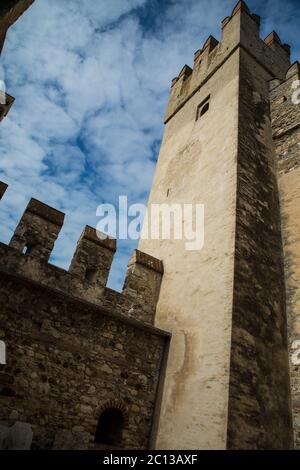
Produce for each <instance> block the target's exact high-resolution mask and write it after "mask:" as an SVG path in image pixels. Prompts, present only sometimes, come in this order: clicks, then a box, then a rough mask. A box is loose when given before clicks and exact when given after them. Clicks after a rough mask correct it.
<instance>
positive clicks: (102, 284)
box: [0, 183, 163, 324]
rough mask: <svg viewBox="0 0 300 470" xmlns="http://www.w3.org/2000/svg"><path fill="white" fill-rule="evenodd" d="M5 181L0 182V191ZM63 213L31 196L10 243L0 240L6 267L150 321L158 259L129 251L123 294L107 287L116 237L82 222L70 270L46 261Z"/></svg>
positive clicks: (160, 267)
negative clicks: (130, 253) (83, 224)
mask: <svg viewBox="0 0 300 470" xmlns="http://www.w3.org/2000/svg"><path fill="white" fill-rule="evenodd" d="M6 188H7V185H5V183H1V185H0V190H2V191H3V193H4V191H5V190H6ZM64 217H65V215H64V214H63V213H62V212H60V211H58V210H56V209H53V208H52V207H50V206H48V205H46V204H43V203H41V202H40V201H37V200H36V199H31V201H30V202H29V204H28V206H27V208H26V210H25V212H24V214H23V216H22V218H21V220H20V222H19V224H18V226H17V228H16V230H15V233H14V235H13V237H12V239H11V242H10V244H9V246H7V245H5V244H3V243H0V258H1V259H2V260H5V259H6V261H7V263H4V264H3V266H2V269H4V271H6V272H9V273H18V274H19V275H21V276H25V277H28V278H30V279H32V280H33V281H35V282H39V283H41V284H42V285H44V286H47V287H49V288H51V287H52V288H56V289H58V290H60V291H61V292H64V293H66V294H71V295H73V296H74V297H77V298H80V299H84V300H87V301H90V302H95V303H97V304H98V305H102V306H105V307H106V308H109V307H114V308H116V309H117V310H118V311H120V312H121V313H122V314H123V315H126V316H128V317H133V318H136V319H138V320H140V321H143V322H146V323H148V324H149V323H150V324H153V320H154V315H155V309H156V303H157V300H158V295H159V289H160V283H161V278H162V274H163V265H162V262H161V261H159V260H157V259H155V258H153V257H151V256H149V255H147V254H145V253H142V252H140V251H138V250H136V251H135V253H134V255H133V256H132V258H131V260H130V262H129V265H128V272H127V277H126V279H125V284H124V289H123V292H122V293H119V292H114V291H112V290H111V289H108V288H107V280H108V277H109V273H110V269H111V265H112V261H113V257H114V254H115V252H116V240H115V239H114V238H112V237H109V236H108V235H106V234H103V233H101V232H99V231H98V230H96V229H94V228H92V227H90V226H86V227H85V229H84V230H83V232H82V234H81V236H80V238H79V241H78V243H77V247H76V250H75V253H74V256H73V259H72V261H71V264H70V268H69V270H68V271H66V270H64V269H62V268H59V267H58V266H55V265H53V264H51V263H49V258H50V256H51V253H52V250H53V247H54V243H55V241H56V240H57V237H58V235H59V232H60V230H61V228H62V226H63V222H64Z"/></svg>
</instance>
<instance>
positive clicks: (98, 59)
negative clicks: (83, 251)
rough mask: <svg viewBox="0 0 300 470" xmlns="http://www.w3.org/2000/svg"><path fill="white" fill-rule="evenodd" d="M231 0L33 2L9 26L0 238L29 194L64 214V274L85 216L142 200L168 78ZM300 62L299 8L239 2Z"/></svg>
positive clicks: (123, 254) (121, 247) (124, 249)
mask: <svg viewBox="0 0 300 470" xmlns="http://www.w3.org/2000/svg"><path fill="white" fill-rule="evenodd" d="M235 3H236V1H235V0H233V1H232V0H36V2H35V4H34V5H33V7H31V8H30V9H29V10H28V12H27V13H26V14H25V15H24V16H23V17H22V18H21V19H20V20H19V21H18V22H17V23H16V24H15V25H14V26H13V27H12V28H11V29H10V31H9V34H8V37H7V41H6V44H5V47H4V51H3V55H2V57H1V69H0V74H1V76H0V79H5V82H6V85H7V91H8V93H10V94H12V95H13V96H14V97H15V98H16V102H15V104H14V106H13V109H12V111H11V113H10V114H9V117H8V118H6V119H5V120H4V121H3V122H2V123H1V125H0V155H1V165H0V179H1V180H2V181H5V182H6V183H9V185H10V188H9V191H8V192H7V194H6V196H5V197H4V199H3V200H2V202H1V204H0V227H1V234H0V240H1V241H4V242H8V241H9V239H10V237H11V235H12V233H13V230H14V228H15V226H16V224H17V221H18V219H19V218H20V216H21V215H22V212H23V211H24V209H25V207H26V205H27V203H28V200H29V198H30V197H35V198H37V199H40V200H41V201H43V202H46V203H48V204H50V205H52V206H54V207H56V208H58V209H60V210H62V211H64V212H65V213H66V221H65V225H64V228H63V230H62V232H61V236H60V238H59V241H58V242H57V244H56V247H55V251H54V253H53V256H52V262H54V263H55V264H58V265H59V266H62V267H64V268H67V267H68V265H69V263H70V260H71V257H72V254H73V252H74V249H75V246H76V241H77V239H78V237H79V235H80V233H81V230H82V228H83V226H84V225H86V224H89V225H92V226H96V224H97V222H98V219H97V217H96V208H97V206H98V205H99V204H101V203H116V201H117V199H118V196H119V195H127V196H128V199H129V202H130V203H143V202H146V201H147V197H148V192H149V188H150V185H151V180H152V176H153V171H154V167H155V161H156V158H157V154H158V150H159V145H160V139H161V137H162V132H163V114H164V110H165V106H166V102H167V97H168V92H169V88H170V82H171V79H172V78H174V76H176V75H177V74H178V72H179V71H180V69H181V67H182V66H183V65H184V64H185V63H188V64H189V65H192V62H193V54H194V52H195V51H196V50H197V49H199V48H200V47H201V46H202V45H203V43H204V41H205V39H206V38H207V37H208V36H209V35H210V34H213V35H214V36H215V37H216V38H219V36H220V21H221V20H222V19H223V18H224V17H225V16H228V15H229V14H230V13H231V11H232V9H233V7H234V5H235ZM247 3H248V5H249V7H250V8H251V10H252V11H253V12H255V13H257V14H260V15H261V16H262V19H263V23H262V36H263V37H265V36H266V35H267V34H268V33H269V32H271V31H272V30H273V29H276V31H277V32H278V33H279V35H280V36H281V38H282V40H283V41H284V42H287V43H289V44H291V45H292V46H293V57H292V59H293V60H296V59H299V58H300V50H299V47H298V46H300V40H298V44H297V39H299V23H300V21H299V20H300V5H299V1H298V0H295V1H292V0H284V1H283V0H282V1H279V0H267V1H265V0H249V1H248V2H247ZM134 247H135V242H132V241H131V242H130V241H121V240H120V241H119V242H118V254H117V255H116V258H115V261H114V265H113V270H112V273H111V277H110V286H111V287H113V288H116V289H120V288H121V286H122V283H123V279H124V275H125V269H126V265H127V262H128V259H129V257H130V253H131V252H132V250H133V249H134Z"/></svg>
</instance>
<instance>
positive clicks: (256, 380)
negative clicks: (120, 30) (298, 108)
mask: <svg viewBox="0 0 300 470" xmlns="http://www.w3.org/2000/svg"><path fill="white" fill-rule="evenodd" d="M259 25H260V19H259V17H258V16H257V15H255V14H252V13H251V12H250V10H249V8H248V7H247V6H246V4H245V3H244V2H239V3H238V5H237V6H236V7H235V8H234V10H233V12H232V14H231V15H230V16H229V17H227V18H226V19H225V20H224V21H223V22H222V37H221V41H220V42H219V43H218V41H216V40H215V39H214V38H212V37H210V38H208V40H207V41H206V42H205V43H204V45H203V47H202V48H201V49H200V50H199V51H197V52H196V54H195V61H194V67H193V69H191V68H190V67H188V66H184V67H183V69H182V70H181V72H180V74H179V76H178V77H177V78H176V79H174V80H173V82H172V87H171V91H170V98H169V103H168V108H167V112H166V117H165V121H166V127H165V132H164V138H163V142H162V146H161V150H160V154H159V158H158V164H157V169H156V172H155V176H154V182H153V186H152V189H151V193H150V198H149V205H151V204H153V203H161V204H162V203H165V204H172V203H182V204H184V203H193V204H196V203H201V204H204V206H205V221H204V229H205V243H204V247H203V249H202V250H201V251H194V252H191V251H187V250H186V249H185V246H184V242H181V241H177V240H173V239H171V240H159V241H157V240H141V242H140V248H141V249H142V250H143V251H146V252H147V253H150V254H151V255H152V256H156V257H159V258H160V259H162V260H163V262H164V269H165V271H164V278H163V282H162V287H161V293H160V298H159V302H158V307H157V314H156V323H157V325H159V326H160V327H162V328H166V329H168V330H171V331H172V343H171V348H170V359H169V366H168V370H167V377H166V386H165V391H164V398H163V405H162V414H161V421H160V431H159V437H158V446H159V447H160V448H177V447H179V446H181V447H183V448H189V449H191V448H192V449H197V448H198V449H199V448H200V449H225V448H226V447H227V448H234V449H237V448H239V449H241V448H246V449H250V448H253V449H256V448H264V447H265V448H277V447H278V448H284V447H287V448H288V447H291V446H292V443H291V440H292V439H291V419H290V411H291V407H290V400H289V395H290V394H289V375H288V353H287V339H286V312H285V303H284V295H285V293H284V276H283V257H282V244H281V236H280V235H281V234H280V212H279V201H278V189H277V184H276V173H275V167H274V154H273V142H272V131H271V124H270V113H269V88H268V81H269V80H271V79H273V78H275V77H276V78H280V79H283V78H284V77H285V75H286V71H287V69H288V67H289V65H290V51H289V47H288V46H287V45H285V44H282V43H281V40H280V39H279V37H278V36H277V35H276V34H273V33H272V34H270V35H269V36H268V37H267V38H266V39H265V40H262V39H261V38H260V35H259ZM203 103H209V110H208V112H206V113H205V114H204V115H203V116H200V118H199V109H200V108H201V107H202V106H203Z"/></svg>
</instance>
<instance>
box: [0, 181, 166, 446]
mask: <svg viewBox="0 0 300 470" xmlns="http://www.w3.org/2000/svg"><path fill="white" fill-rule="evenodd" d="M6 188H7V185H5V184H4V183H0V196H2V195H3V194H4V193H5V190H6ZM63 220H64V214H63V213H61V212H60V211H57V210H55V209H53V208H51V207H49V206H47V205H46V204H43V203H41V202H39V201H37V200H35V199H32V200H31V201H30V203H29V204H28V206H27V208H26V210H25V212H24V214H23V216H22V218H21V220H20V222H19V224H18V226H17V228H16V230H15V233H14V235H13V237H12V239H11V242H10V245H9V246H7V245H5V244H3V243H2V244H0V337H1V340H2V341H4V342H5V344H6V349H7V364H6V365H5V366H1V370H0V405H1V406H0V421H4V422H5V423H12V422H15V421H22V422H27V423H29V424H30V425H31V426H32V429H33V448H37V449H89V448H94V437H95V433H96V428H97V424H98V419H99V417H100V415H101V413H102V411H103V410H104V409H108V408H110V407H116V406H117V407H118V408H119V409H121V411H122V413H123V417H124V420H125V427H124V431H123V438H122V445H121V447H122V448H125V449H129V448H137V449H146V448H149V447H151V446H152V445H153V439H154V437H155V436H154V434H155V432H156V427H157V424H156V421H157V417H158V414H159V407H160V393H161V388H162V384H163V379H164V370H165V363H166V356H167V353H168V345H169V334H168V333H166V332H164V331H162V330H159V329H157V328H155V327H153V326H152V324H153V321H154V313H155V307H156V301H157V298H158V294H159V289H160V282H161V277H162V272H163V267H162V263H161V262H160V261H159V260H157V259H154V258H152V257H151V256H148V255H146V254H144V253H141V252H140V251H138V250H136V251H135V253H134V255H133V257H132V258H131V260H130V263H129V266H128V272H127V276H126V281H125V285H124V289H123V292H122V293H119V292H115V291H113V290H111V289H108V288H107V287H106V282H107V279H108V275H109V270H110V266H111V263H112V260H113V256H114V253H115V251H116V240H114V239H112V238H110V237H107V236H105V235H104V234H100V233H99V232H96V230H95V229H93V228H91V227H86V228H85V229H84V231H83V233H82V235H81V237H80V239H79V241H78V244H77V248H76V250H75V254H74V257H73V260H72V262H71V266H70V269H69V270H68V271H66V270H63V269H60V268H58V267H57V266H54V265H53V264H50V263H49V257H50V255H51V252H52V250H53V247H54V244H55V241H56V239H57V237H58V235H59V232H60V229H61V227H62V224H63ZM108 448H109V447H108Z"/></svg>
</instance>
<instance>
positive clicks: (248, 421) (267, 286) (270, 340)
mask: <svg viewBox="0 0 300 470" xmlns="http://www.w3.org/2000/svg"><path fill="white" fill-rule="evenodd" d="M269 79H270V75H269V74H268V73H267V72H266V71H265V70H264V69H263V68H262V67H261V66H260V65H259V64H257V62H256V61H255V60H254V58H252V57H249V55H248V54H247V53H246V51H244V50H242V51H241V55H240V91H239V139H238V162H237V177H238V184H237V207H236V240H235V269H234V297H233V313H232V338H231V368H230V387H229V413H228V440H227V447H228V448H233V449H241V448H242V449H288V448H290V447H291V446H292V432H291V429H292V422H291V406H290V400H289V394H290V383H289V367H288V348H287V332H286V310H285V295H284V271H283V250H282V240H281V227H280V208H279V196H278V187H277V181H276V167H275V159H274V153H273V146H272V129H271V119H270V106H269V86H268V80H269Z"/></svg>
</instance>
